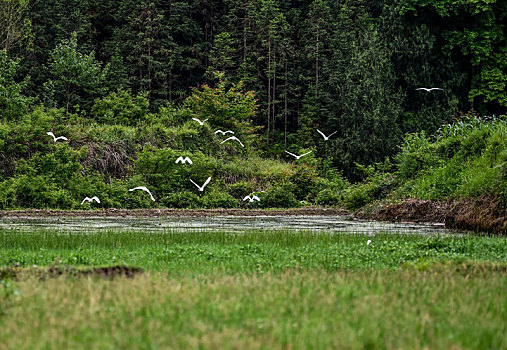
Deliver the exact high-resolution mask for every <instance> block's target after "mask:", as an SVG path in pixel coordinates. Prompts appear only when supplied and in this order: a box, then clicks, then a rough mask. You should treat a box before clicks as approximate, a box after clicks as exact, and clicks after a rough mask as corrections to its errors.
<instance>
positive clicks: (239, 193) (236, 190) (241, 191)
mask: <svg viewBox="0 0 507 350" xmlns="http://www.w3.org/2000/svg"><path fill="white" fill-rule="evenodd" d="M254 190H255V184H253V183H251V182H248V181H240V182H236V183H233V184H230V185H228V186H227V192H228V193H229V194H230V195H231V196H233V197H234V198H241V199H243V198H245V196H247V195H249V194H250V193H252V192H253V191H254Z"/></svg>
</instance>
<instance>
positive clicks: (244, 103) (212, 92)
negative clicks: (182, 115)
mask: <svg viewBox="0 0 507 350" xmlns="http://www.w3.org/2000/svg"><path fill="white" fill-rule="evenodd" d="M216 78H217V79H218V83H217V84H216V87H215V88H212V87H210V86H208V85H206V84H205V85H202V86H201V88H200V89H199V88H194V89H193V92H192V95H191V96H189V97H188V98H187V99H186V101H185V106H186V107H187V108H189V109H190V110H191V111H192V112H193V113H194V116H195V117H196V118H198V119H200V120H204V119H207V118H209V121H208V122H209V123H210V124H211V125H213V126H214V127H217V128H226V129H231V130H233V131H234V132H235V133H236V134H238V136H241V139H242V140H244V139H245V138H246V139H247V140H250V139H252V136H251V134H252V132H253V131H254V130H255V129H254V128H253V127H252V125H251V122H252V120H253V117H254V115H255V111H256V109H257V105H256V99H255V93H254V92H253V91H246V92H244V91H243V83H241V82H240V83H238V84H234V83H232V84H229V83H227V82H226V81H225V80H224V77H223V73H216ZM242 142H243V143H244V144H245V145H248V144H249V142H244V141H242Z"/></svg>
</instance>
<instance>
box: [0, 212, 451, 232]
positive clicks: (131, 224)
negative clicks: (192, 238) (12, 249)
mask: <svg viewBox="0 0 507 350" xmlns="http://www.w3.org/2000/svg"><path fill="white" fill-rule="evenodd" d="M41 228H42V229H56V230H63V231H73V232H100V231H104V230H142V231H148V232H160V231H166V230H178V231H199V230H202V231H209V230H221V231H223V230H226V231H233V232H242V231H247V230H252V229H259V230H305V231H326V232H336V233H340V232H343V233H357V232H361V233H370V234H375V233H377V232H392V233H397V234H399V233H406V234H429V235H431V234H441V233H453V232H455V231H451V230H448V229H445V228H444V225H443V224H415V223H390V222H376V221H360V220H352V219H350V218H349V217H346V216H307V215H295V216H285V215H284V216H282V215H280V216H255V217H251V216H199V217H190V216H189V217H157V218H151V217H141V218H139V217H106V218H105V217H46V218H41V217H26V218H0V229H7V230H32V229H41Z"/></svg>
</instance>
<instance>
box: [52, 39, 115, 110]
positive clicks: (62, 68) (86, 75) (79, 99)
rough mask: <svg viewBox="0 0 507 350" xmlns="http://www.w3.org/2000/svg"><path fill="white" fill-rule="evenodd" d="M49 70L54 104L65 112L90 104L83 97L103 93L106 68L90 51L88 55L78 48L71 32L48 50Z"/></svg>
mask: <svg viewBox="0 0 507 350" xmlns="http://www.w3.org/2000/svg"><path fill="white" fill-rule="evenodd" d="M49 70H50V72H51V81H50V84H51V87H52V88H53V89H54V91H53V93H54V96H55V98H56V100H57V104H58V106H59V107H64V108H65V111H66V112H67V113H68V112H69V111H70V110H71V107H74V106H76V105H83V106H86V105H87V104H89V102H87V101H89V99H85V97H86V96H96V95H97V94H100V93H101V92H102V88H103V83H104V80H105V76H106V71H107V68H105V69H103V68H102V65H101V64H100V63H99V62H98V61H97V60H96V59H95V53H94V52H93V51H92V52H90V53H89V54H87V55H85V54H82V53H80V52H79V51H78V44H77V34H76V32H73V33H72V34H71V36H70V38H69V39H68V40H63V41H62V42H61V43H60V44H58V45H57V46H56V47H55V49H54V50H53V51H52V52H51V59H50V62H49Z"/></svg>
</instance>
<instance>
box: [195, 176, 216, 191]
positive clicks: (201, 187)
mask: <svg viewBox="0 0 507 350" xmlns="http://www.w3.org/2000/svg"><path fill="white" fill-rule="evenodd" d="M210 181H211V176H210V177H208V179H207V180H206V181H204V184H203V185H202V186H199V185H198V184H196V183H195V182H194V180H192V179H190V182H192V183H193V184H194V185H195V186H197V188H198V189H199V191H201V192H202V191H204V187H206V185H207V184H209V182H210Z"/></svg>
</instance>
